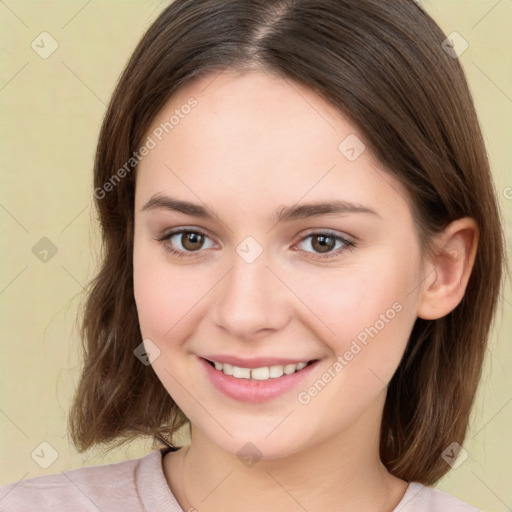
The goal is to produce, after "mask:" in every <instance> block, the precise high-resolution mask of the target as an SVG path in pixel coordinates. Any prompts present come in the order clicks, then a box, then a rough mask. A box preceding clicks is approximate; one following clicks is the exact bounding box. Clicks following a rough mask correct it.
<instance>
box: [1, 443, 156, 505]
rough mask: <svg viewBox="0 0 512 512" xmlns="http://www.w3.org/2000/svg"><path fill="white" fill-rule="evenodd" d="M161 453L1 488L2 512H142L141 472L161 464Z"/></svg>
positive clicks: (88, 467) (35, 478) (24, 481)
mask: <svg viewBox="0 0 512 512" xmlns="http://www.w3.org/2000/svg"><path fill="white" fill-rule="evenodd" d="M160 459H161V452H160V451H159V450H154V451H153V452H151V453H149V454H148V455H145V456H144V457H141V458H138V459H130V460H126V461H123V462H115V463H111V464H102V465H98V466H86V467H82V468H78V469H73V470H70V471H63V472H61V473H56V474H52V475H44V476H38V477H34V478H29V479H26V480H20V481H18V482H13V483H11V484H9V485H4V486H2V487H0V510H1V511H2V512H18V511H30V510H38V511H41V512H44V511H47V510H48V511H50V510H51V511H52V512H53V511H55V510H66V509H68V510H69V509H71V508H70V507H71V506H72V507H73V510H75V511H76V512H79V511H80V512H82V511H83V512H88V511H94V512H97V511H98V510H112V504H115V505H116V507H120V508H119V509H122V510H125V511H127V512H128V511H135V510H141V507H140V502H139V497H138V492H137V482H136V480H137V472H138V471H139V468H140V467H141V466H144V465H146V466H147V465H148V464H150V465H151V464H154V463H155V462H157V463H160V462H159V461H160Z"/></svg>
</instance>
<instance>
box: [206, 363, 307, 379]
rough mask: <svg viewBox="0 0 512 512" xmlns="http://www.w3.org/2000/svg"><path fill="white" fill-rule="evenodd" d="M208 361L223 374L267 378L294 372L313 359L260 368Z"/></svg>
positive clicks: (243, 377)
mask: <svg viewBox="0 0 512 512" xmlns="http://www.w3.org/2000/svg"><path fill="white" fill-rule="evenodd" d="M208 362H209V363H210V365H212V366H214V367H215V369H216V370H218V371H221V372H223V373H224V375H230V376H232V377H235V378H236V379H254V380H268V379H277V378H279V377H282V376H283V375H291V374H293V373H296V372H298V371H300V370H302V369H303V368H305V367H306V366H307V365H308V364H310V363H312V362H313V361H304V362H301V363H297V364H287V365H274V366H262V367H261V368H241V367H239V366H233V365H231V364H228V363H219V362H217V361H208Z"/></svg>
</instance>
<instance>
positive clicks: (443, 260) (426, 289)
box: [417, 217, 479, 320]
mask: <svg viewBox="0 0 512 512" xmlns="http://www.w3.org/2000/svg"><path fill="white" fill-rule="evenodd" d="M478 235H479V233H478V226H477V224H476V222H475V221H474V219H472V218H469V217H464V218H462V219H458V220H456V221H454V222H452V223H451V224H450V225H449V226H448V227H447V228H446V229H445V230H444V231H443V233H442V234H441V235H440V236H439V237H436V243H435V247H436V249H435V255H434V257H433V258H429V259H428V261H427V262H426V263H425V265H424V271H425V279H424V281H423V283H422V289H421V294H420V298H419V302H418V312H417V314H418V316H419V317H420V318H423V319H425V320H435V319H437V318H442V317H443V316H446V315H447V314H448V313H450V312H451V311H453V310H454V309H455V308H456V307H457V306H458V304H459V303H460V302H461V301H462V298H463V297H464V293H465V292H466V286H467V284H468V281H469V277H470V275H471V271H472V269H473V265H474V263H475V257H476V251H477V246H478V238H479V236H478Z"/></svg>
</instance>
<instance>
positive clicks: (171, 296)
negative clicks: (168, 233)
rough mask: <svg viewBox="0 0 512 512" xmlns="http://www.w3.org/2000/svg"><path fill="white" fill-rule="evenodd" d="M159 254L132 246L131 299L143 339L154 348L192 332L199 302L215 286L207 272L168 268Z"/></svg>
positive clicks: (161, 253)
mask: <svg viewBox="0 0 512 512" xmlns="http://www.w3.org/2000/svg"><path fill="white" fill-rule="evenodd" d="M163 251H164V249H161V251H160V250H155V248H154V247H153V248H151V247H148V246H144V245H143V244H141V245H140V246H139V245H138V244H137V242H136V243H135V246H134V260H133V271H134V274H133V280H134V297H135V303H136V305H137V313H138V317H139V323H140V328H141V331H142V335H143V337H145V338H150V339H152V340H154V341H155V343H157V344H161V343H163V342H164V340H171V339H173V340H174V339H178V340H179V339H186V338H187V336H188V335H190V334H191V333H192V332H193V327H194V326H196V325H197V322H196V319H197V317H198V315H199V316H200V315H201V314H202V311H201V307H202V305H203V302H202V301H201V298H202V297H204V296H205V295H206V294H207V293H208V290H209V289H211V288H212V286H213V285H214V283H215V276H212V275H211V272H208V270H207V269H204V270H199V269H198V268H197V267H195V266H194V265H191V266H186V265H183V266H179V265H176V264H171V263H170V262H169V261H167V260H166V257H165V254H164V252H163ZM166 348H169V347H166Z"/></svg>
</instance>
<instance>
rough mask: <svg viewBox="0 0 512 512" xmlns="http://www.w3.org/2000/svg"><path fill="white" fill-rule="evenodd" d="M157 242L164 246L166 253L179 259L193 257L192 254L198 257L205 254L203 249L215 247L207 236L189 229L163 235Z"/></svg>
mask: <svg viewBox="0 0 512 512" xmlns="http://www.w3.org/2000/svg"><path fill="white" fill-rule="evenodd" d="M157 240H158V241H159V242H161V243H162V244H163V245H164V247H165V249H166V250H167V251H168V252H170V253H172V254H173V255H175V256H179V257H186V256H195V254H194V253H196V254H197V255H200V254H202V253H204V252H205V251H204V250H203V249H211V248H213V247H214V246H215V244H214V242H213V241H212V240H211V239H210V237H209V236H207V235H206V234H204V233H202V232H200V231H192V230H190V229H179V230H177V231H172V232H170V233H164V234H162V235H161V236H160V237H158V238H157Z"/></svg>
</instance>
